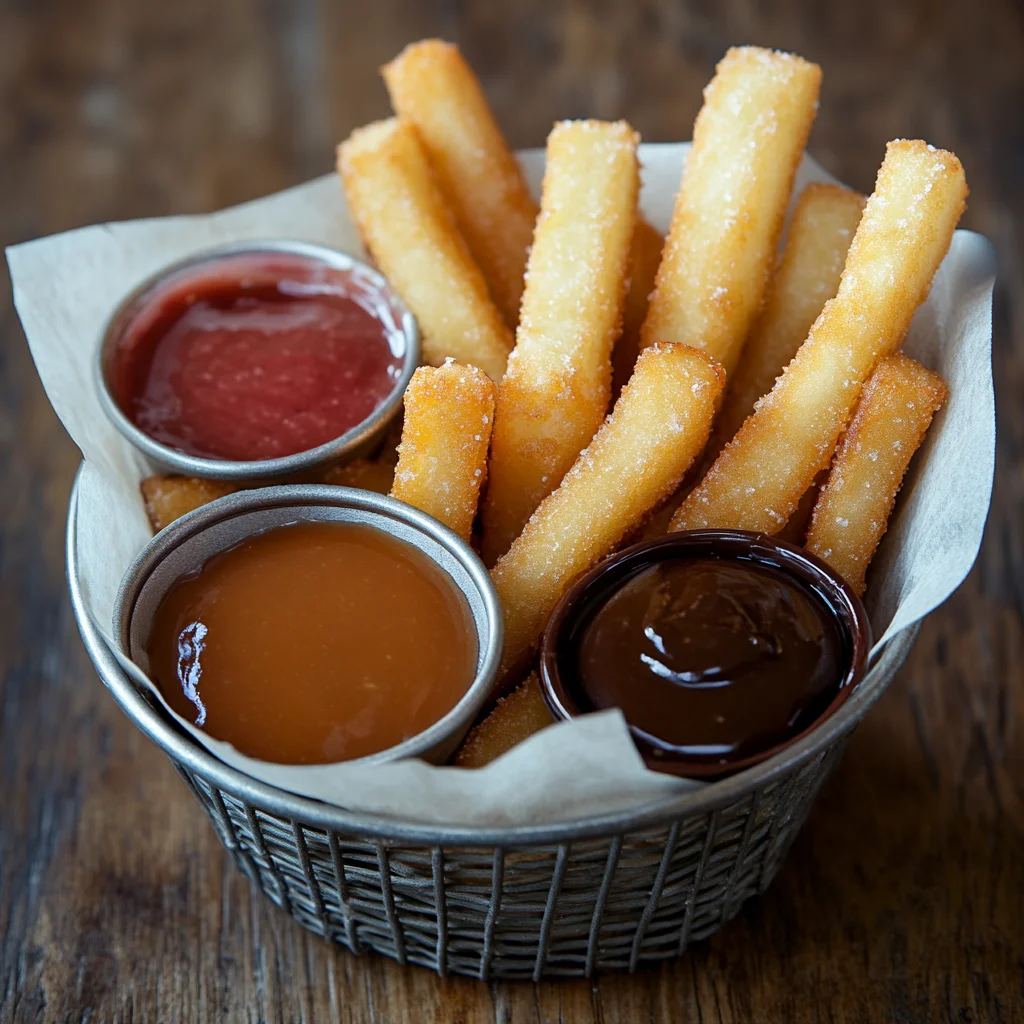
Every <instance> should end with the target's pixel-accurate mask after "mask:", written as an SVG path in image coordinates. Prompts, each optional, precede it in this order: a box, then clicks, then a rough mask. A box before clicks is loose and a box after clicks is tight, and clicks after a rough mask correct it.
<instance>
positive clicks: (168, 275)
mask: <svg viewBox="0 0 1024 1024" xmlns="http://www.w3.org/2000/svg"><path fill="white" fill-rule="evenodd" d="M275 254H278V255H284V256H298V257H302V258H304V259H306V260H309V261H312V262H314V263H320V264H322V265H323V266H324V268H325V269H327V270H329V271H332V272H334V273H335V274H339V275H342V277H343V278H344V282H345V287H346V288H347V289H348V288H350V289H351V294H352V296H353V297H357V296H359V295H362V296H364V297H366V298H367V300H368V301H369V302H370V303H372V304H373V306H375V307H376V310H375V312H376V313H378V314H379V316H378V318H379V319H381V320H382V321H384V322H385V323H386V326H388V328H389V329H390V330H393V331H394V332H396V333H400V334H401V336H402V339H403V342H404V346H405V354H404V357H403V362H402V368H401V372H400V373H399V374H398V376H397V377H396V379H395V382H394V386H393V387H392V389H391V391H390V393H389V394H388V396H387V398H385V400H384V401H383V402H382V403H381V404H380V406H378V408H377V409H376V410H375V411H374V412H373V413H371V414H370V415H369V416H368V417H367V418H366V419H365V420H363V421H362V422H361V423H358V424H356V426H354V427H352V429H351V430H348V431H346V432H345V433H344V434H342V435H341V436H340V437H337V438H335V439H334V440H332V441H328V442H327V443H326V444H322V445H319V446H318V447H316V448H310V449H308V450H307V451H304V452H297V453H295V454H294V455H285V456H282V457H280V458H276V459H260V460H253V461H235V460H231V459H217V458H205V457H202V456H197V455H189V454H188V453H187V452H183V451H179V450H178V449H177V448H172V447H170V446H169V445H165V444H162V443H161V442H159V441H156V440H154V439H153V438H152V437H150V436H149V435H148V434H147V433H145V431H143V430H141V429H140V428H139V427H137V426H136V425H135V424H134V423H132V421H131V420H130V419H129V418H128V417H127V415H126V414H125V412H124V411H123V410H122V408H121V406H120V405H119V404H118V400H117V398H116V396H115V390H114V387H113V370H114V359H115V355H116V351H117V347H118V344H119V343H120V341H121V339H122V337H123V336H124V334H125V331H126V330H127V328H128V327H129V325H130V324H132V323H133V322H134V321H135V320H136V318H137V317H139V316H140V315H142V314H143V313H144V312H145V311H146V309H147V307H149V305H150V304H151V303H153V302H155V301H158V300H159V299H160V297H161V296H162V295H163V294H166V292H167V291H169V290H170V289H171V288H178V287H181V285H182V283H184V282H187V281H188V280H189V279H190V278H192V277H195V279H196V281H197V282H199V281H201V280H202V279H203V278H204V276H205V275H206V274H207V273H208V272H211V271H213V270H215V269H216V270H218V271H219V273H220V274H221V275H226V272H227V271H229V270H230V265H231V261H232V260H239V262H240V263H241V262H242V258H245V257H254V256H257V257H258V256H261V255H262V256H267V257H273V256H274V255H275ZM239 273H240V276H241V274H242V273H243V271H242V269H241V268H240V271H239ZM419 363H420V335H419V328H418V326H417V324H416V320H415V318H414V317H413V315H412V313H410V312H409V310H408V308H407V307H406V305H405V303H403V302H402V300H401V299H400V298H399V297H398V294H397V293H396V292H395V291H394V289H393V288H392V287H391V286H390V285H389V284H388V282H387V281H386V280H385V279H384V277H383V276H382V275H381V274H379V273H377V271H375V270H373V269H371V268H370V267H368V266H366V264H364V263H360V262H359V260H356V259H353V258H352V257H351V256H348V255H346V254H345V253H343V252H338V251H337V250H335V249H329V248H327V247H325V246H322V245H313V244H311V243H309V242H293V241H252V242H235V243H232V244H230V245H224V246H218V247H217V248H214V249H206V250H203V251H202V252H199V253H196V254H195V255H194V256H190V257H189V258H188V259H185V260H181V261H180V262H178V263H173V264H171V265H170V266H168V267H164V269H163V270H161V271H159V272H158V273H156V274H154V275H153V276H151V277H149V278H148V279H147V280H145V281H144V282H143V283H142V284H140V285H139V286H138V287H137V288H136V289H135V290H134V291H132V292H131V293H130V294H129V295H128V296H127V297H126V298H125V299H124V300H123V301H122V302H121V304H120V305H119V306H118V307H117V309H116V310H115V311H114V313H113V314H112V315H111V317H110V319H109V320H108V321H107V323H106V325H105V327H104V329H103V333H102V335H101V339H100V344H99V347H98V350H97V355H96V363H95V380H96V387H97V390H98V391H99V397H100V404H101V405H102V406H103V411H104V412H105V413H106V414H107V417H108V418H109V419H110V421H111V422H112V423H113V424H114V426H115V427H117V429H118V430H119V431H120V432H121V433H122V434H123V435H124V436H125V437H126V438H127V439H128V440H129V441H130V442H131V443H132V444H133V445H134V446H135V447H136V448H137V449H139V451H141V452H142V453H143V454H144V455H146V456H147V457H148V458H149V459H150V460H151V461H152V462H153V463H154V464H155V465H156V466H157V467H159V468H160V469H164V470H167V471H169V472H172V473H181V474H183V475H185V476H198V477H206V478H208V479H213V480H280V479H283V478H300V479H301V478H302V477H303V476H304V475H305V474H308V473H310V472H312V471H314V470H317V469H320V468H322V467H324V466H328V465H331V464H333V463H336V462H342V461H345V460H347V459H352V458H355V457H356V456H359V455H363V454H367V453H369V452H370V451H372V449H373V447H374V443H375V442H376V441H378V440H379V439H380V438H381V436H382V435H383V433H384V431H385V430H386V429H387V426H388V424H389V423H390V422H391V420H392V419H394V417H395V416H396V415H397V413H398V411H399V410H400V409H401V407H402V395H403V394H404V393H405V389H406V387H407V386H408V384H409V380H410V378H411V377H412V375H413V371H414V370H415V369H416V367H417V366H419Z"/></svg>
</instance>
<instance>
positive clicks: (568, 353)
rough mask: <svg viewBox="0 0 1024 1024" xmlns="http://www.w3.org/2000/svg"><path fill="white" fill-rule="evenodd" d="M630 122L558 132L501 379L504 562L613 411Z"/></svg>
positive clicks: (498, 524) (498, 551) (497, 517)
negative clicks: (610, 407)
mask: <svg viewBox="0 0 1024 1024" xmlns="http://www.w3.org/2000/svg"><path fill="white" fill-rule="evenodd" d="M636 146H637V135H636V132H634V131H633V129H632V128H630V127H629V125H628V124H626V123H625V122H624V121H619V122H617V123H615V124H608V123H606V122H601V121H563V122H561V123H560V124H556V125H555V127H554V129H552V132H551V134H550V136H548V147H547V165H546V169H545V172H544V186H543V190H542V198H541V214H540V217H539V218H538V219H537V231H536V234H535V235H534V239H533V248H532V250H531V251H530V261H529V266H528V268H527V272H526V291H525V292H524V294H523V308H522V315H521V318H520V322H519V330H518V332H517V334H516V347H515V350H514V351H513V353H512V355H511V356H510V358H509V361H508V370H507V371H506V373H505V376H504V378H502V381H501V383H500V385H499V386H498V400H497V405H496V407H495V414H494V415H495V422H494V438H493V441H492V444H491V462H490V484H489V486H488V491H487V499H486V501H485V504H484V510H483V537H482V551H483V558H484V561H485V562H486V563H487V564H488V565H493V564H494V563H495V561H496V560H497V558H498V556H499V555H502V554H504V553H505V552H506V551H507V550H508V548H509V545H510V544H511V543H512V541H513V540H515V538H516V537H517V536H518V534H519V532H520V530H522V528H523V526H524V524H525V523H526V521H527V520H528V519H529V518H530V516H531V514H532V513H533V511H534V509H535V508H536V507H537V506H538V505H539V504H540V503H541V501H542V500H543V499H544V498H545V497H546V496H547V495H548V494H550V493H551V492H552V491H553V490H554V489H555V488H556V487H557V486H558V485H559V483H560V482H561V480H562V477H563V476H565V474H566V472H567V471H568V469H569V467H570V466H571V465H572V464H573V462H574V460H575V459H576V456H577V455H579V453H580V452H581V451H582V450H583V449H584V448H585V447H586V446H587V445H588V444H589V443H590V441H591V439H592V438H593V436H594V433H595V432H596V431H597V428H598V427H599V426H600V425H601V421H602V420H603V419H604V417H605V414H606V413H607V412H608V401H609V398H610V394H611V365H610V358H611V351H612V345H613V344H614V342H615V338H616V336H617V335H618V332H619V329H620V327H621V322H622V306H623V301H624V297H625V291H626V278H627V274H628V272H629V248H630V244H631V243H632V239H633V230H634V227H635V224H636V196H637V188H638V185H639V177H638V169H637V160H636Z"/></svg>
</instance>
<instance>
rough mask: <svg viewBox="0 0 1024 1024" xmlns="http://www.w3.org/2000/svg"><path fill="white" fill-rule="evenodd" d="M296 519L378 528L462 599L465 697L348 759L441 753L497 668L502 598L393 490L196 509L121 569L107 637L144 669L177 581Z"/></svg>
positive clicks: (237, 498)
mask: <svg viewBox="0 0 1024 1024" xmlns="http://www.w3.org/2000/svg"><path fill="white" fill-rule="evenodd" d="M294 522H342V523H356V524H360V525H363V526H369V527H372V528H374V529H377V530H381V531H383V532H384V533H387V534H389V535H390V536H392V537H395V538H397V539H398V540H402V541H404V542H406V543H407V544H411V545H413V547H416V548H418V549H419V550H420V551H422V552H423V553H424V554H425V555H426V556H427V557H428V558H429V559H431V561H433V562H434V564H435V565H437V566H438V567H439V568H441V569H442V570H443V571H444V572H445V573H446V574H447V575H448V577H449V578H450V579H451V580H452V582H453V583H454V585H455V586H456V587H457V588H458V590H459V591H460V592H461V593H462V595H463V597H464V598H465V599H466V602H467V604H468V605H469V610H470V614H471V615H472V619H473V625H474V627H475V630H476V643H477V664H476V675H475V676H474V678H473V681H472V682H471V683H470V685H469V688H468V689H467V690H466V693H465V695H464V696H463V697H462V699H461V700H460V701H459V702H458V704H456V705H455V707H454V708H452V710H451V711H449V712H448V714H447V715H445V716H444V717H443V718H442V719H440V720H439V721H437V722H435V723H434V724H433V725H431V726H430V727H429V728H428V729H425V730H424V731H423V732H421V733H418V734H417V735H415V736H413V737H411V738H410V739H408V740H405V741H404V742H402V743H400V744H398V745H397V746H394V747H389V748H388V749H387V750H382V751H380V752H378V753H376V754H371V755H369V756H367V757H363V758H358V759H355V760H353V761H350V762H348V763H350V764H355V763H359V764H378V763H383V762H385V761H397V760H400V759H401V758H406V757H420V758H423V759H424V760H428V761H433V762H435V763H438V762H442V761H444V760H445V759H446V758H447V757H448V755H449V754H451V752H452V751H453V750H454V749H455V747H456V746H457V745H458V743H459V742H460V741H461V740H462V738H463V736H464V735H465V734H466V732H467V731H468V729H469V727H470V725H471V724H472V723H473V720H474V719H475V718H476V716H477V714H478V713H479V712H480V710H481V708H482V706H483V704H484V702H485V701H486V700H487V696H488V693H489V692H490V689H491V686H492V684H493V682H494V677H495V675H496V674H497V671H498V663H499V660H500V657H501V646H502V634H503V620H502V613H501V606H500V604H499V601H498V595H497V592H496V591H495V589H494V584H493V583H492V582H491V577H490V574H489V573H488V572H487V570H486V569H485V568H484V565H483V563H482V562H481V561H480V559H479V558H478V557H477V555H476V553H475V552H474V551H473V550H472V549H471V548H470V547H469V545H468V544H466V543H465V542H464V541H463V540H461V539H460V538H459V537H458V536H457V535H456V534H454V533H453V532H452V531H451V530H449V529H448V528H447V527H445V526H443V525H442V524H441V523H439V522H438V521H437V520H436V519H434V518H433V517H431V516H428V515H426V514H425V513H423V512H420V511H418V510H417V509H414V508H412V507H411V506H409V505H406V504H405V503H404V502H400V501H396V500H395V499H394V498H389V497H386V496H384V495H381V494H374V493H372V492H369V491H362V490H357V489H354V488H349V487H331V486H327V485H323V484H321V485H314V484H291V485H288V486H280V487H263V488H258V489H255V490H249V491H239V492H237V493H235V494H230V495H228V496H227V497H225V498H220V499H218V500H217V501H214V502H211V503H210V504H209V505H204V506H203V507H202V508H199V509H196V510H195V511H194V512H191V513H189V514H188V515H186V516H183V517H182V518H181V519H178V520H176V521H175V522H174V523H172V524H171V525H170V526H168V527H167V528H166V529H165V530H161V531H160V533H158V534H157V535H156V536H155V537H154V538H153V539H152V540H151V541H150V542H149V543H148V544H147V545H146V547H145V548H144V549H143V550H142V553H141V554H140V555H139V557H138V558H137V559H136V560H135V562H134V563H133V564H132V565H131V566H130V568H129V569H128V571H127V572H126V573H125V575H124V578H123V580H122V581H121V587H120V590H119V591H118V594H117V599H116V602H115V605H114V623H113V625H114V642H115V644H116V645H117V646H118V648H120V650H121V651H122V653H124V654H125V655H127V656H128V657H129V658H130V659H131V660H132V661H133V662H135V664H136V665H138V666H140V667H141V668H143V669H146V668H147V658H146V649H145V648H146V639H147V637H148V635H149V628H150V624H151V622H152V619H153V615H154V613H155V612H156V609H157V606H158V605H159V603H160V600H161V598H162V597H163V596H164V594H166V593H167V591H168V589H169V588H170V587H171V585H172V584H173V583H174V581H175V580H177V579H178V578H179V577H181V576H182V575H184V574H185V573H189V572H193V571H194V570H196V569H198V568H199V567H200V566H201V565H202V564H203V562H205V561H206V560H207V559H208V558H210V557H211V556H212V555H214V554H216V553H217V552H218V551H223V550H224V549H226V548H229V547H232V546H233V545H235V544H237V543H239V542H240V541H242V540H244V539H245V538H246V537H251V536H253V535H254V534H257V533H262V532H263V531H265V530H269V529H273V528H274V527H276V526H284V525H285V524H287V523H294ZM396 628H400V624H396Z"/></svg>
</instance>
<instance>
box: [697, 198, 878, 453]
mask: <svg viewBox="0 0 1024 1024" xmlns="http://www.w3.org/2000/svg"><path fill="white" fill-rule="evenodd" d="M864 201H865V200H864V196H862V195H861V194H860V193H859V192H854V191H853V190H852V189H848V188H842V187H841V186H839V185H826V184H824V183H822V182H814V183H813V184H811V185H808V186H807V188H805V189H804V190H803V192H802V193H801V194H800V198H799V199H798V200H797V204H796V209H795V210H794V211H793V217H792V220H791V221H790V224H789V235H788V237H787V239H786V248H785V250H784V251H783V254H782V258H781V260H780V261H779V265H778V267H777V268H776V270H775V274H774V276H773V277H772V280H771V282H770V283H769V285H768V292H767V295H766V296H765V302H764V307H763V308H762V310H761V314H760V316H758V318H757V320H756V321H755V323H754V327H753V329H752V330H751V332H750V337H749V338H747V341H746V344H744V346H743V356H742V358H741V359H740V361H739V364H738V365H737V367H736V370H735V372H734V373H733V375H732V376H731V377H730V378H729V383H728V384H727V385H726V388H725V401H724V402H723V403H722V411H721V412H720V413H719V414H718V418H717V419H716V420H715V428H714V431H713V433H712V439H711V444H710V445H709V447H713V448H714V449H715V452H717V451H718V450H720V449H721V447H722V445H724V444H725V442H726V441H730V440H731V439H732V438H733V437H735V435H736V431H737V430H739V429H740V427H741V426H743V421H744V420H745V419H746V418H747V417H748V416H749V415H750V414H751V413H752V412H753V411H754V403H755V402H756V401H757V400H758V399H759V398H760V397H761V396H762V395H767V394H768V392H769V391H771V389H772V385H773V384H774V383H775V380H776V378H777V377H778V376H779V374H780V373H782V371H783V370H784V369H785V368H786V365H787V364H788V363H789V361H790V360H791V359H792V358H793V356H795V355H796V352H797V349H798V348H800V346H801V345H802V344H803V343H804V341H805V340H806V338H807V333H808V332H809V331H810V329H811V327H812V326H813V324H814V321H815V320H817V319H818V314H819V313H820V312H821V309H822V307H823V306H824V305H825V303H826V302H827V301H828V300H829V299H831V298H832V297H833V296H834V295H835V293H836V292H837V291H838V290H839V279H840V278H841V277H842V274H843V264H844V263H845V262H846V253H847V252H848V251H849V248H850V243H851V242H852V241H853V236H854V233H855V232H856V230H857V225H858V224H859V223H860V218H861V214H862V213H863V212H864Z"/></svg>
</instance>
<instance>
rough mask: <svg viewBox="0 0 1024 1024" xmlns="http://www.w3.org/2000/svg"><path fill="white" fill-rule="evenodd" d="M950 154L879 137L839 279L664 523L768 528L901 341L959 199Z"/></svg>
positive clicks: (805, 483)
mask: <svg viewBox="0 0 1024 1024" xmlns="http://www.w3.org/2000/svg"><path fill="white" fill-rule="evenodd" d="M966 195H967V184H966V182H965V180H964V172H963V168H962V167H961V166H960V161H959V160H957V158H956V157H955V156H954V155H953V154H952V153H947V152H945V151H943V150H939V149H934V148H933V147H931V146H929V145H927V144H926V143H924V142H920V141H914V142H910V141H906V140H900V141H897V142H890V143H889V145H888V147H887V149H886V154H885V160H884V161H883V162H882V166H881V168H880V169H879V172H878V180H877V183H876V185H875V192H874V194H873V195H872V196H871V198H870V199H868V202H867V206H866V207H865V209H864V215H863V217H862V218H861V222H860V225H859V227H858V228H857V234H856V236H855V237H854V240H853V244H852V245H851V246H850V251H849V253H848V255H847V257H846V268H845V269H844V271H843V278H842V283H841V284H840V285H839V292H838V294H837V295H836V297H835V298H834V299H830V300H829V301H828V302H827V303H826V304H825V308H824V309H823V310H822V312H821V316H819V317H818V319H817V320H816V321H815V323H814V326H813V327H812V328H811V332H810V335H809V336H808V338H807V340H806V341H805V342H804V344H803V345H802V346H801V347H800V350H799V351H798V352H797V354H796V356H795V357H794V358H793V360H792V362H790V364H789V365H788V366H787V367H786V369H785V371H784V372H783V374H782V376H781V377H780V378H779V379H778V381H777V382H776V384H775V387H774V388H773V389H772V391H771V393H770V394H768V395H767V396H765V397H764V398H763V399H761V401H760V402H759V403H758V406H757V409H756V410H755V412H754V413H753V415H752V416H750V417H749V418H748V419H747V421H746V422H745V423H744V424H743V426H742V427H741V428H740V431H739V433H738V434H737V435H736V437H735V438H733V440H732V441H731V442H730V443H729V444H728V445H727V446H726V447H725V448H724V449H723V450H722V453H721V454H720V455H719V456H718V458H717V460H716V461H715V464H714V465H713V466H712V467H711V469H710V470H709V471H708V473H707V475H706V476H705V477H704V479H703V480H702V481H701V482H700V484H699V485H698V486H697V487H696V488H695V489H694V490H693V491H691V492H690V494H689V495H688V496H687V498H686V500H685V501H684V502H683V504H682V505H681V506H680V507H679V511H678V512H677V513H676V515H675V517H674V518H673V520H672V529H673V530H687V529H697V528H701V527H733V528H739V529H746V530H762V531H764V532H765V533H777V532H778V531H779V530H780V529H781V528H782V527H783V526H784V525H785V523H786V520H787V519H789V517H790V515H792V513H793V511H794V510H795V509H796V506H797V502H798V501H799V500H800V497H801V495H802V494H803V493H804V492H805V491H806V490H807V488H808V487H810V485H811V482H812V481H813V480H814V477H815V475H816V474H817V473H818V472H819V471H820V470H822V469H824V468H825V467H826V466H827V465H828V464H829V462H830V460H831V458H832V453H833V452H834V451H835V446H836V442H837V441H838V440H839V435H840V433H841V432H842V430H843V429H844V428H845V426H846V424H847V422H848V421H849V419H850V415H851V414H852V412H853V408H854V406H855V405H856V403H857V399H858V398H859V397H860V391H861V386H862V384H863V382H864V381H865V380H866V379H867V378H868V377H869V376H870V375H871V372H872V370H874V368H875V366H876V364H877V363H878V360H879V359H881V358H883V357H884V356H887V355H891V354H892V353H893V352H895V351H896V350H897V349H899V347H900V345H901V344H902V343H903V338H904V336H905V335H906V333H907V328H908V327H909V326H910V320H911V317H913V315H914V310H916V309H917V307H918V306H919V305H920V304H921V302H923V301H924V298H925V296H926V295H927V294H928V289H929V287H930V285H931V280H932V277H933V276H934V274H935V271H936V270H937V269H938V266H939V264H940V263H941V262H942V258H943V256H945V254H946V251H947V249H948V248H949V243H950V241H951V239H952V237H953V230H954V228H955V227H956V222H957V221H958V220H959V219H960V214H961V213H962V212H963V209H964V200H965V198H966Z"/></svg>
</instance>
